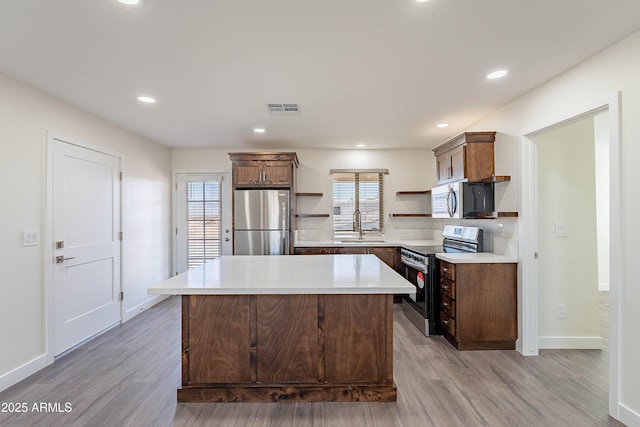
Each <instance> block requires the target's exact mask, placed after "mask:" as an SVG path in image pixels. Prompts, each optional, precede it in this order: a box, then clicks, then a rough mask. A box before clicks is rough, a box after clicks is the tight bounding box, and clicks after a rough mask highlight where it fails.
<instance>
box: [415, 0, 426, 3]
mask: <svg viewBox="0 0 640 427" xmlns="http://www.w3.org/2000/svg"><path fill="white" fill-rule="evenodd" d="M416 1H417V2H418V3H426V2H428V1H429V0H416Z"/></svg>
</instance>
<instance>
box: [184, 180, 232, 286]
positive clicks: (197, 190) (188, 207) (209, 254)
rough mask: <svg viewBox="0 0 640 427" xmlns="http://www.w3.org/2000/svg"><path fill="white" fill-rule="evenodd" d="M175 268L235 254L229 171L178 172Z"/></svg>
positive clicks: (197, 264)
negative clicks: (231, 222) (232, 244)
mask: <svg viewBox="0 0 640 427" xmlns="http://www.w3.org/2000/svg"><path fill="white" fill-rule="evenodd" d="M174 188H175V198H174V200H175V202H174V206H175V241H174V248H175V250H174V253H175V258H174V266H175V268H174V271H175V274H179V273H182V272H184V271H187V270H189V269H191V268H194V267H198V266H200V265H202V264H204V263H206V262H208V261H210V260H212V259H215V258H217V257H219V256H221V255H231V250H232V249H231V224H230V217H231V213H230V209H231V188H230V180H229V176H228V174H215V173H176V174H175V187H174Z"/></svg>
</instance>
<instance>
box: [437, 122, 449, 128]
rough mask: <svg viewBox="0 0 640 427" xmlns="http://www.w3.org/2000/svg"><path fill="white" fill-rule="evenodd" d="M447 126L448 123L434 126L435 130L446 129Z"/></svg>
mask: <svg viewBox="0 0 640 427" xmlns="http://www.w3.org/2000/svg"><path fill="white" fill-rule="evenodd" d="M447 126H449V123H438V124H437V125H436V127H437V128H446V127H447Z"/></svg>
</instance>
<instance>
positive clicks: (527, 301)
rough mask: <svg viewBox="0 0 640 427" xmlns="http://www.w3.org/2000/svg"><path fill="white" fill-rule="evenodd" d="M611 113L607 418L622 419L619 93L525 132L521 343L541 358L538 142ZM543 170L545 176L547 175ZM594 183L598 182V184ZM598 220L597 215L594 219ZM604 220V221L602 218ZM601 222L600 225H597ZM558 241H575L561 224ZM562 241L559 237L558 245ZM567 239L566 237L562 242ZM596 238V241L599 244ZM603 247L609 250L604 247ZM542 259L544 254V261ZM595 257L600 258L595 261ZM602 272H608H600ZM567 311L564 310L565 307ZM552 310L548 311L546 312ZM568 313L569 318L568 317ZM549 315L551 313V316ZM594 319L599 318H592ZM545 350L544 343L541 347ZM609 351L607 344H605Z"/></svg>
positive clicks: (569, 229)
mask: <svg viewBox="0 0 640 427" xmlns="http://www.w3.org/2000/svg"><path fill="white" fill-rule="evenodd" d="M602 112H608V115H607V119H606V120H605V121H606V123H607V124H608V130H607V132H606V133H608V141H609V145H608V154H609V159H608V166H609V184H608V189H609V197H608V202H609V208H608V213H609V219H608V222H609V223H608V232H609V256H608V261H609V272H608V282H609V327H608V349H609V359H608V360H609V366H608V374H609V375H608V377H609V414H610V415H612V416H613V417H615V418H619V412H620V411H619V405H618V403H619V400H620V390H619V386H620V363H621V362H620V309H619V307H620V298H621V293H620V288H621V283H622V278H621V272H622V271H623V268H622V207H621V206H622V191H621V190H622V185H621V182H622V178H621V170H620V166H621V140H620V93H618V92H617V93H614V94H612V95H610V96H606V97H603V98H601V99H595V100H593V101H591V102H589V103H586V104H584V105H580V106H577V107H575V108H573V109H571V110H569V111H566V112H565V114H563V115H561V116H559V117H555V118H551V119H549V120H548V121H546V122H545V123H542V124H538V125H537V126H535V127H533V128H532V129H531V130H530V131H528V132H524V138H523V144H522V152H521V154H522V164H521V165H522V187H521V188H522V190H521V197H522V199H521V206H522V214H523V215H522V217H523V219H522V222H521V237H522V238H521V244H520V253H521V254H522V257H521V259H522V264H521V270H522V285H521V303H522V304H521V313H520V320H521V324H522V329H521V332H522V334H521V337H522V339H521V342H520V343H519V348H518V349H519V350H520V351H521V353H522V354H524V355H537V354H538V350H539V348H540V342H539V340H538V338H539V336H540V335H542V331H540V333H539V326H540V324H541V322H540V312H541V310H542V309H543V308H542V307H541V298H542V297H545V294H544V290H542V289H541V288H540V286H539V285H540V281H541V277H540V271H539V269H538V262H539V259H538V255H539V254H538V252H539V241H538V225H539V224H538V216H537V212H538V209H537V206H538V197H539V194H540V191H539V189H538V187H537V186H538V176H537V173H538V169H537V164H536V161H537V154H538V153H537V146H536V142H535V139H536V137H537V136H538V135H542V134H544V133H547V132H549V131H553V130H556V129H559V128H562V127H564V126H565V125H568V124H572V123H576V122H579V121H580V120H582V119H585V118H589V117H591V118H594V117H596V116H599V113H602ZM546 172H547V171H546V170H545V171H544V172H542V173H546ZM594 179H595V178H594ZM596 215H597V213H596ZM600 216H601V219H602V215H600ZM596 221H597V219H596ZM557 223H558V225H559V226H558V230H557V234H558V235H559V236H562V235H566V234H567V233H568V234H569V235H572V233H573V232H572V227H565V225H567V224H566V223H563V220H557ZM551 224H552V227H551V232H552V233H553V235H554V236H553V238H556V237H555V235H556V223H555V222H552V223H551ZM560 238H562V237H557V238H556V239H560ZM564 238H566V237H564ZM597 238H598V237H596V239H597ZM601 246H602V247H605V245H601ZM543 255H544V254H540V256H543ZM595 257H597V255H596V256H595ZM599 270H602V271H604V270H605V268H604V267H602V266H600V268H599ZM557 304H558V303H556V305H555V306H553V305H552V308H551V315H552V316H553V317H555V318H557V317H558V314H560V315H562V314H563V313H562V307H560V308H559V307H557ZM565 308H566V307H565ZM545 309H547V310H549V309H548V308H545ZM569 314H570V313H569V312H566V314H565V315H567V316H568V315H569ZM547 315H549V313H547ZM594 315H595V314H594ZM543 344H544V342H543ZM603 344H604V345H607V342H606V340H605V341H604V342H603Z"/></svg>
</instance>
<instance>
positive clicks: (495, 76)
mask: <svg viewBox="0 0 640 427" xmlns="http://www.w3.org/2000/svg"><path fill="white" fill-rule="evenodd" d="M507 73H508V71H507V70H496V71H494V72H492V73H489V74H487V78H488V79H490V80H494V79H501V78H502V77H504V76H506V75H507Z"/></svg>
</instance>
